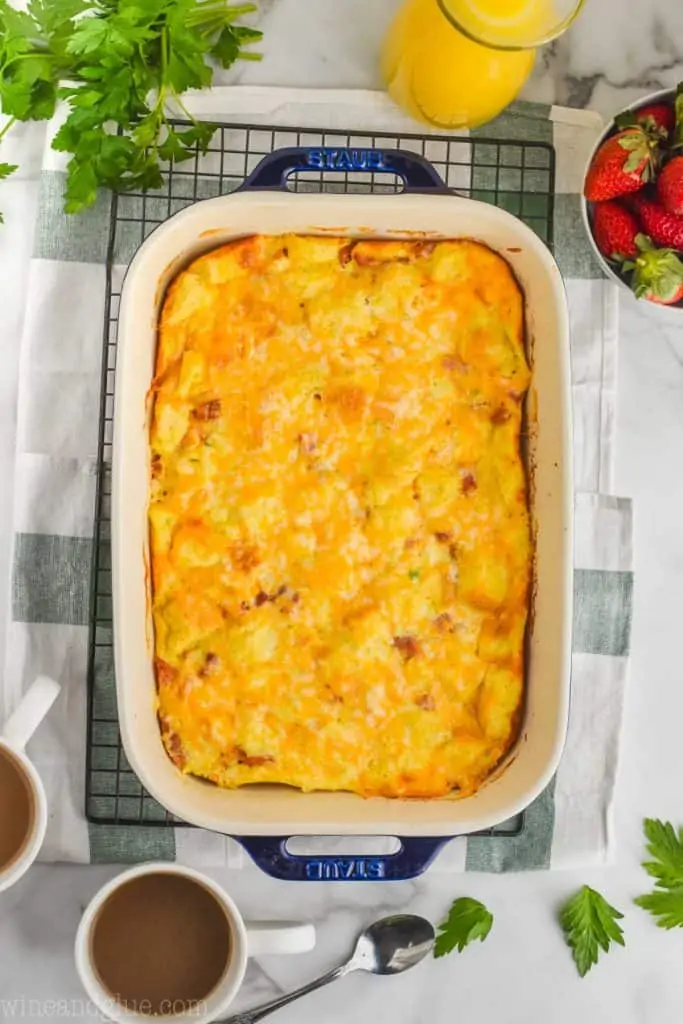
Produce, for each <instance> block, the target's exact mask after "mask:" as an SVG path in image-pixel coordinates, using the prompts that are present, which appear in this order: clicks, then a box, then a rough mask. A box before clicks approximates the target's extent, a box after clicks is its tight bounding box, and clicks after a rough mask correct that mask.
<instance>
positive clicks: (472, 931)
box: [434, 896, 493, 957]
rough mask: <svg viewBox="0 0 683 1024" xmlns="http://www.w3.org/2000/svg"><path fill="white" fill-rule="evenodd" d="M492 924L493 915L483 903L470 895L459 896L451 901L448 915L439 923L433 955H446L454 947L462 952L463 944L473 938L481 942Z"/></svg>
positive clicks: (468, 942)
mask: <svg viewBox="0 0 683 1024" xmlns="http://www.w3.org/2000/svg"><path fill="white" fill-rule="evenodd" d="M492 926H493V915H492V914H491V912H490V911H489V910H488V909H487V908H486V907H485V906H484V904H483V903H480V902H479V900H475V899H472V897H471V896H461V897H460V898H459V899H457V900H454V901H453V903H452V904H451V909H450V910H449V911H448V916H447V917H446V919H445V921H442V923H441V924H440V925H439V934H438V935H437V937H436V941H435V943H434V956H435V957H440V956H446V954H447V953H452V952H453V950H454V949H457V950H458V952H459V953H462V951H463V949H464V948H465V946H468V945H469V944H470V942H474V940H475V939H479V940H480V941H481V942H483V941H484V939H485V938H486V937H487V935H488V933H489V932H490V931H491V927H492Z"/></svg>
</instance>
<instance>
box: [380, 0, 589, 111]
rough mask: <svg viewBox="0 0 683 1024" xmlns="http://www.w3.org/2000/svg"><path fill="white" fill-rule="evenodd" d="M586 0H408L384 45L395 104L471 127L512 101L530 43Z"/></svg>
mask: <svg viewBox="0 0 683 1024" xmlns="http://www.w3.org/2000/svg"><path fill="white" fill-rule="evenodd" d="M583 2H584V0H405V3H404V6H403V7H402V8H401V9H400V10H399V12H398V15H397V16H396V19H395V21H394V23H393V25H392V26H391V28H390V30H389V34H388V35H387V38H386V40H385V43H384V48H383V51H382V74H383V77H384V80H385V82H386V84H387V88H388V90H389V95H390V96H392V97H393V99H394V100H395V101H396V103H398V104H399V106H401V107H403V109H404V110H405V111H406V112H407V113H409V114H410V115H411V116H412V117H415V118H417V119H418V120H419V121H426V122H427V123H428V124H431V125H436V126H438V127H441V128H474V127H476V126H477V125H480V124H484V122H486V121H490V120H491V118H492V117H495V116H496V114H499V113H500V111H501V110H503V108H504V107H506V106H507V105H508V103H510V102H511V101H512V100H513V99H514V98H515V96H516V95H517V93H518V92H519V91H520V89H521V88H522V86H523V85H524V82H525V81H526V79H527V78H528V76H529V74H530V73H531V69H532V67H533V63H534V50H535V47H537V46H540V45H542V44H543V43H547V42H549V41H550V40H551V39H556V38H557V36H559V35H561V34H562V32H564V30H565V29H566V28H568V27H569V25H570V24H571V23H572V21H573V20H574V18H575V17H576V15H577V14H578V13H579V10H580V9H581V7H582V6H583Z"/></svg>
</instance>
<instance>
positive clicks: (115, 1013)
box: [76, 861, 315, 1024]
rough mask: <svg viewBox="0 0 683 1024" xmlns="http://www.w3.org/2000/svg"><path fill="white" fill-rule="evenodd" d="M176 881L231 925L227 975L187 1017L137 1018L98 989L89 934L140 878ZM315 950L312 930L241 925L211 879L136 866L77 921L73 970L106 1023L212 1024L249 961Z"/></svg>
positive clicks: (171, 868) (175, 868) (176, 868)
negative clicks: (201, 892)
mask: <svg viewBox="0 0 683 1024" xmlns="http://www.w3.org/2000/svg"><path fill="white" fill-rule="evenodd" d="M157 874H167V875H180V876H181V877H182V878H189V879H192V880H193V881H195V882H198V883H199V884H200V885H203V886H204V887H205V888H206V889H208V890H209V892H210V893H211V894H212V895H213V896H214V897H215V898H216V900H217V901H218V903H219V904H220V906H221V907H222V908H223V912H224V914H225V916H226V918H227V919H228V923H229V925H230V939H231V943H230V959H229V961H228V965H227V968H226V971H225V974H224V975H223V977H222V978H221V980H220V981H219V983H218V985H217V986H216V987H215V988H214V990H213V991H212V992H211V993H209V995H207V996H206V998H205V999H203V1000H202V1001H201V1003H200V1004H198V1005H196V1006H193V1007H192V1008H191V1009H189V1010H188V1011H186V1012H184V1013H183V1012H181V1013H175V1014H167V1015H163V1014H155V1015H154V1017H151V1016H150V1015H148V1014H144V1013H138V1012H136V1011H135V1010H132V1009H128V1008H127V1007H125V1006H123V1005H122V1004H121V1003H120V1002H118V1000H116V999H114V998H113V996H112V995H111V993H110V992H108V991H107V989H106V988H105V987H104V986H103V985H102V983H101V981H100V980H99V978H98V976H97V971H96V968H95V966H94V964H93V959H92V933H93V925H94V923H95V920H96V918H97V915H98V913H99V911H100V909H101V907H102V906H103V904H104V903H106V901H107V900H108V899H109V897H110V896H111V895H112V893H114V892H116V890H117V889H119V888H120V887H121V886H122V885H125V884H126V883H127V882H130V881H132V880H133V879H134V878H140V877H141V876H142V875H157ZM314 946H315V928H314V927H313V925H312V924H270V923H269V924H265V923H264V924H245V922H244V918H243V917H242V915H241V913H240V912H239V910H238V909H237V907H236V906H235V904H234V902H233V901H232V899H231V898H230V896H228V894H227V892H226V891H225V890H224V889H223V888H222V887H221V886H220V885H218V884H217V883H216V882H214V881H213V879H211V878H208V877H207V876H206V875H203V874H202V873H201V872H199V871H195V870H194V869H193V868H187V867H182V866H181V865H179V864H168V863H166V862H163V861H162V862H160V863H149V864H140V865H139V866H138V867H134V868H131V869H130V870H129V871H124V872H123V873H122V874H120V875H117V876H116V877H115V878H113V879H112V880H111V882H108V883H107V885H105V886H103V887H102V888H101V889H100V890H99V892H98V893H97V894H96V895H95V896H94V897H93V899H92V900H91V902H90V903H89V905H88V906H87V907H86V910H85V912H84V914H83V917H82V918H81V923H80V924H79V926H78V932H77V933H76V967H77V969H78V973H79V975H80V979H81V982H82V984H83V987H84V988H85V991H86V993H87V995H88V998H89V999H90V1000H91V1002H92V1003H94V1004H95V1006H96V1007H97V1008H98V1010H100V1012H101V1013H103V1014H104V1015H105V1017H107V1018H108V1019H109V1020H112V1021H115V1022H116V1024H150V1021H152V1020H153V1021H154V1022H155V1024H157V1022H163V1021H172V1022H173V1024H210V1022H211V1021H214V1020H216V1018H217V1017H220V1016H221V1015H222V1014H223V1013H225V1011H226V1010H227V1009H228V1007H229V1006H230V1004H231V1003H232V1001H233V1000H234V998H235V996H236V995H237V993H238V991H239V989H240V987H241V985H242V982H243V980H244V975H245V973H246V970H247V958H248V957H250V956H262V955H267V954H268V955H269V954H271V953H307V952H309V950H311V949H313V947H314Z"/></svg>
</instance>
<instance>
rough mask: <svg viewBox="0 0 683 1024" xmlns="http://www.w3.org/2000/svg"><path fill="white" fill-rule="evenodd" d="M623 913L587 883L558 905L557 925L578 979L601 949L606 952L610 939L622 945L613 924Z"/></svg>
mask: <svg viewBox="0 0 683 1024" xmlns="http://www.w3.org/2000/svg"><path fill="white" fill-rule="evenodd" d="M623 916H624V915H623V914H620V913H619V911H618V910H616V909H615V908H614V907H612V906H610V904H609V903H608V902H607V900H606V899H605V898H604V897H603V896H601V895H600V893H599V892H596V891H595V889H591V888H590V886H588V885H584V886H583V887H582V888H581V889H579V891H578V892H577V893H575V895H574V896H572V897H571V899H569V900H568V901H567V902H566V903H565V905H564V906H563V907H562V909H561V911H560V924H561V925H562V930H563V932H564V937H565V940H566V942H567V945H568V946H569V947H570V949H571V951H572V956H573V957H574V963H575V964H576V967H577V970H578V972H579V974H580V975H581V977H582V978H583V976H584V975H585V974H587V973H588V971H589V970H590V969H591V967H593V966H594V964H596V963H597V962H598V957H599V955H600V950H601V949H602V950H604V952H605V953H607V952H608V951H609V948H610V944H611V943H612V942H617V943H618V944H619V945H620V946H623V945H625V943H624V933H623V931H622V929H621V927H620V926H619V925H618V924H617V920H620V919H621V918H622V917H623Z"/></svg>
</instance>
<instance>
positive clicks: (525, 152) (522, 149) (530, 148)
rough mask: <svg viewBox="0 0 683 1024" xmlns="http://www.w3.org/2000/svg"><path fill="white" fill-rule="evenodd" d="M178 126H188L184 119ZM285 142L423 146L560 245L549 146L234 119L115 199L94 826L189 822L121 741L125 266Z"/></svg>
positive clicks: (519, 824) (96, 590)
mask: <svg viewBox="0 0 683 1024" xmlns="http://www.w3.org/2000/svg"><path fill="white" fill-rule="evenodd" d="M178 124H179V126H180V127H183V126H184V125H183V123H182V122H178ZM284 146H316V147H332V148H337V149H340V148H362V147H372V148H381V149H399V148H400V149H407V150H411V151H413V152H416V153H419V154H420V155H422V156H424V157H426V158H427V159H428V160H429V161H430V162H431V163H432V164H433V165H434V167H435V168H436V170H437V171H438V172H439V173H440V175H441V177H442V178H443V180H444V182H445V183H446V185H448V186H449V187H450V188H453V189H455V190H457V191H458V192H460V193H461V194H463V195H468V196H471V197H472V198H474V199H480V200H483V201H484V202H488V203H493V204H494V205H496V206H499V207H501V208H503V209H505V210H507V211H508V212H509V213H512V214H514V215H515V216H517V217H520V219H521V220H523V221H525V222H526V223H527V224H528V225H529V227H531V228H532V229H533V230H534V231H535V232H536V233H537V234H538V235H539V236H540V237H541V238H542V239H543V240H544V241H545V242H546V243H547V244H548V245H549V246H551V247H552V243H553V199H554V189H555V151H554V149H553V147H552V146H551V145H549V144H548V143H544V142H533V141H519V142H517V141H515V142H513V141H506V140H504V139H487V138H481V139H479V138H476V139H475V138H462V139H460V138H455V137H452V136H438V135H429V136H423V135H416V134H401V135H395V134H387V133H382V132H375V133H364V132H339V131H335V132H321V131H319V130H318V131H315V130H311V129H307V128H276V127H264V126H258V127H257V126H251V125H238V124H223V125H220V126H219V128H218V130H217V131H216V133H215V135H214V138H213V141H212V143H211V145H210V147H209V150H208V152H207V153H205V154H200V153H198V152H197V153H195V156H194V158H193V159H191V160H189V161H185V162H183V163H180V164H171V165H169V167H168V168H167V170H166V173H165V174H164V185H163V187H162V188H161V189H159V190H158V191H153V192H148V193H146V194H143V193H139V192H131V193H126V194H120V195H115V196H114V197H113V199H112V206H111V220H110V233H109V247H108V257H107V290H106V303H105V319H104V352H103V363H102V391H101V403H100V434H99V446H98V482H97V495H96V507H95V530H94V552H93V568H92V589H91V601H90V620H89V621H90V635H89V650H88V734H87V753H86V784H85V794H86V817H87V819H88V821H91V822H96V823H100V824H108V825H157V826H172V825H175V824H178V822H177V819H175V818H173V816H172V815H170V814H169V813H168V812H167V811H166V810H165V809H164V808H163V807H161V806H160V804H158V803H157V802H156V800H154V799H153V798H152V797H151V796H150V795H149V794H148V793H147V792H146V790H145V789H144V788H143V786H142V785H141V783H140V781H139V779H138V778H137V776H136V775H135V773H134V772H133V770H132V768H131V767H130V765H129V763H128V761H127V759H126V755H125V753H124V751H123V748H122V746H121V738H120V735H119V722H118V713H117V708H116V689H115V682H114V657H113V621H112V589H111V583H112V581H111V548H110V538H111V529H110V526H111V453H112V427H113V412H114V371H115V368H116V332H117V323H118V310H119V297H120V287H121V282H122V278H123V273H124V271H125V268H126V267H127V265H128V263H129V262H130V260H131V259H132V257H133V255H134V253H135V251H136V249H137V248H138V246H139V245H140V244H141V243H142V242H143V241H144V239H145V238H147V236H148V235H149V234H150V232H151V231H153V230H154V228H155V227H157V226H158V225H159V224H161V223H162V222H163V221H165V220H167V219H168V218H169V217H171V216H173V214H174V213H177V212H178V211H179V210H182V209H184V208H185V207H186V206H189V205H190V204H192V203H194V202H196V201H197V200H198V199H208V198H212V197H214V196H218V195H224V194H226V193H229V192H232V191H234V190H235V189H236V188H237V187H238V186H239V185H240V184H241V183H242V181H243V180H244V178H245V177H246V176H247V175H248V174H250V173H251V171H253V170H254V168H255V167H256V165H257V164H258V163H259V162H260V160H261V159H262V158H263V157H264V156H266V155H267V154H269V153H272V152H273V151H274V150H276V149H279V148H282V147H284ZM289 187H290V188H291V189H292V190H293V191H302V192H303V191H306V192H321V191H325V192H337V193H339V192H342V193H349V192H352V193H368V192H370V193H386V192H399V191H401V189H402V183H401V182H400V181H399V180H398V179H393V180H392V178H391V176H390V175H389V176H387V174H386V173H381V174H374V173H373V172H371V171H346V172H342V173H335V174H334V175H332V176H325V175H323V174H322V173H320V172H318V171H304V172H297V173H296V174H294V175H292V176H291V177H290V179H289ZM523 827H524V818H523V815H518V816H517V817H516V818H514V819H512V820H511V821H509V822H505V823H503V824H502V825H499V826H497V827H496V828H494V829H490V830H489V831H488V832H487V833H485V834H488V835H491V836H515V835H519V834H520V833H521V831H522V830H523Z"/></svg>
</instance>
